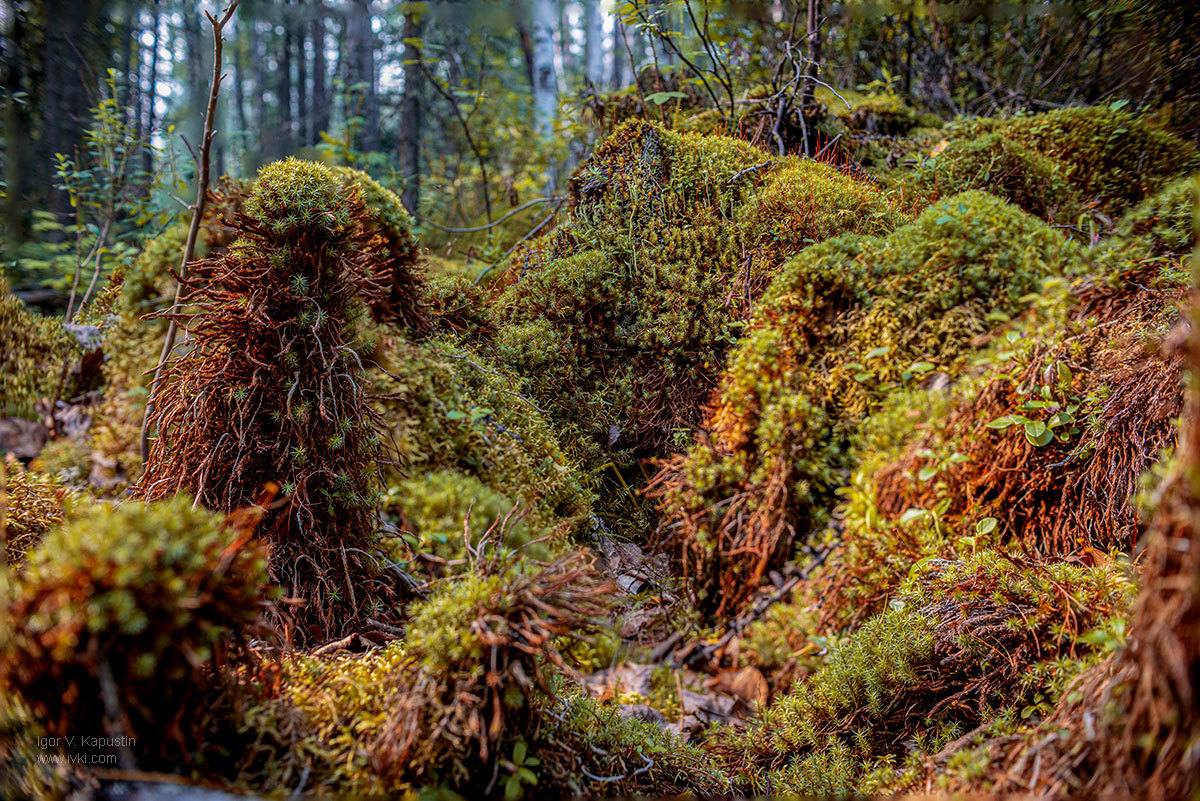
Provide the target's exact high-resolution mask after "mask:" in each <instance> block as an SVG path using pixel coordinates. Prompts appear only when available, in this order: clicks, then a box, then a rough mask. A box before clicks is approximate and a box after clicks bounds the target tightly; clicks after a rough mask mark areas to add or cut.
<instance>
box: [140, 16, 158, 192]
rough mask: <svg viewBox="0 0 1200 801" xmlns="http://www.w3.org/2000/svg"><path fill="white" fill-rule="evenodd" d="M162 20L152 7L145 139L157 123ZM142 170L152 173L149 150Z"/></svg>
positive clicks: (152, 162) (151, 159)
mask: <svg viewBox="0 0 1200 801" xmlns="http://www.w3.org/2000/svg"><path fill="white" fill-rule="evenodd" d="M161 23H162V19H161V17H160V16H159V9H158V4H157V3H155V5H154V12H153V21H152V22H151V23H150V24H151V26H152V27H153V35H152V36H151V37H150V75H149V76H148V77H147V80H146V136H147V138H149V137H151V136H154V127H155V125H157V123H158V113H157V109H155V107H154V104H155V101H156V100H157V99H158V45H159V41H158V30H159V28H160V27H162V26H161ZM142 169H143V170H145V172H146V174H147V175H150V174H152V173H153V172H154V153H153V152H152V151H151V150H150V148H146V149H145V150H144V151H142Z"/></svg>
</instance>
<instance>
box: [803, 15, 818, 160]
mask: <svg viewBox="0 0 1200 801" xmlns="http://www.w3.org/2000/svg"><path fill="white" fill-rule="evenodd" d="M806 30H807V33H808V52H807V53H806V54H805V65H804V75H805V78H806V80H805V81H804V91H803V92H802V93H801V95H800V107H801V109H802V110H807V109H808V108H809V107H810V106H811V105H812V102H813V92H814V91H815V90H816V88H817V84H816V82H815V81H814V80H813V79H814V78H816V77H817V64H818V63H819V62H820V61H821V0H808V25H807V29H806ZM807 146H808V144H807V143H805V147H807Z"/></svg>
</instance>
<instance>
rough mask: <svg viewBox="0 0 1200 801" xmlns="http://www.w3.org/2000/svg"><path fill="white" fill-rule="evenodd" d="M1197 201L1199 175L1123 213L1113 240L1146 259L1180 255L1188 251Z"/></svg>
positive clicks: (1199, 197)
mask: <svg viewBox="0 0 1200 801" xmlns="http://www.w3.org/2000/svg"><path fill="white" fill-rule="evenodd" d="M1198 200H1200V175H1191V176H1186V177H1183V178H1177V179H1175V180H1174V181H1171V182H1170V183H1169V184H1167V185H1166V186H1164V187H1163V188H1162V189H1161V190H1159V191H1158V192H1156V193H1154V194H1153V195H1151V196H1149V197H1147V198H1146V199H1145V200H1143V201H1142V202H1141V203H1139V204H1138V205H1137V206H1135V207H1133V208H1131V209H1130V210H1129V211H1127V212H1125V214H1123V215H1122V216H1121V218H1120V220H1118V221H1117V225H1116V228H1115V229H1114V230H1113V236H1114V237H1116V238H1118V239H1120V240H1123V241H1122V243H1121V244H1122V245H1123V246H1125V247H1126V248H1129V247H1133V248H1135V249H1136V250H1138V251H1145V255H1153V256H1160V255H1164V254H1175V255H1181V254H1184V253H1188V252H1190V251H1191V248H1192V242H1193V239H1194V237H1195V234H1194V231H1193V217H1194V216H1195V212H1196V205H1197V201H1198Z"/></svg>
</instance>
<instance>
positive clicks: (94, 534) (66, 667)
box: [0, 496, 267, 759]
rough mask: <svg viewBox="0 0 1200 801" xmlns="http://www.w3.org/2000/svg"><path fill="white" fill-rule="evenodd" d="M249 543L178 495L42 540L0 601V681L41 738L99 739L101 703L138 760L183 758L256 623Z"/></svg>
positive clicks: (100, 514)
mask: <svg viewBox="0 0 1200 801" xmlns="http://www.w3.org/2000/svg"><path fill="white" fill-rule="evenodd" d="M248 536H249V535H248V534H246V533H242V532H238V531H232V530H229V529H226V528H225V527H224V526H223V524H222V520H221V517H220V516H218V515H214V514H212V513H210V512H206V511H204V510H202V509H193V508H192V502H191V499H190V498H187V497H184V496H180V497H178V498H175V499H173V500H171V501H168V502H165V503H161V504H149V505H147V504H141V503H135V502H130V503H127V504H124V505H122V506H121V507H119V508H114V507H110V506H99V507H96V508H95V509H94V510H92V511H91V512H89V513H88V514H87V515H84V516H81V517H79V518H78V519H76V520H73V521H72V522H70V523H68V524H67V525H65V526H63V527H62V528H59V529H56V530H53V531H51V532H50V533H48V534H46V535H45V537H44V538H43V540H42V542H41V543H40V545H38V547H36V548H35V549H33V550H32V551H30V552H29V553H28V554H27V558H26V563H25V565H24V566H23V567H22V568H21V570H20V571H19V572H18V573H17V575H16V576H15V577H14V578H13V579H12V581H11V586H9V587H8V589H7V591H6V592H5V594H4V597H3V599H2V600H3V609H2V610H0V614H2V615H3V616H4V618H5V619H6V620H8V621H9V622H10V624H11V628H10V629H8V630H6V631H5V632H4V633H3V634H0V685H2V686H3V687H4V688H5V689H6V691H15V692H17V693H19V695H20V696H21V697H22V698H23V699H24V701H25V702H26V703H28V705H29V707H30V708H31V710H32V711H33V712H34V714H35V715H36V717H37V718H38V720H39V721H41V722H42V723H43V724H44V725H45V727H46V730H47V731H48V732H49V733H50V734H52V735H55V736H63V737H67V736H72V737H74V736H78V735H79V733H80V732H104V731H107V729H105V727H104V718H105V717H107V716H108V712H109V711H110V710H107V709H106V708H105V704H106V702H105V700H104V699H105V698H108V699H110V700H109V701H108V703H116V704H118V705H119V707H120V711H121V713H122V721H123V724H124V725H123V729H124V731H123V733H124V734H125V736H128V737H132V738H134V739H136V740H137V743H138V748H139V750H140V751H141V752H142V753H144V754H146V755H147V756H148V757H149V758H151V759H161V758H171V759H178V758H188V757H189V754H191V753H192V750H193V749H197V748H200V747H201V746H202V745H203V741H204V737H205V735H206V733H207V732H206V730H205V724H206V723H208V722H211V719H210V717H209V714H210V712H211V710H210V708H209V704H210V703H211V702H212V701H213V700H214V693H217V692H219V691H221V690H222V689H223V683H224V679H223V678H222V673H221V672H220V671H221V670H222V669H224V668H226V667H228V666H231V665H234V664H237V663H238V662H240V661H241V660H242V659H243V658H244V657H245V656H246V646H247V644H248V637H250V636H251V635H252V634H253V632H254V630H255V627H256V626H257V625H258V622H259V619H260V602H261V600H262V598H263V593H264V590H265V587H266V585H267V576H266V569H265V561H264V558H263V553H262V550H261V549H260V548H257V547H253V546H249V545H247V544H246V540H247V538H248ZM113 699H115V700H113ZM167 752H171V753H170V754H168V753H167ZM196 756H199V754H196Z"/></svg>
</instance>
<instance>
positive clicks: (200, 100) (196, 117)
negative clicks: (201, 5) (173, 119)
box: [183, 8, 208, 170]
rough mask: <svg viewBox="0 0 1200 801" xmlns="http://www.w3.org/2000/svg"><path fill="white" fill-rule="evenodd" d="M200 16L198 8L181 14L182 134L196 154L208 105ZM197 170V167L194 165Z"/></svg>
mask: <svg viewBox="0 0 1200 801" xmlns="http://www.w3.org/2000/svg"><path fill="white" fill-rule="evenodd" d="M200 14H201V11H200V9H198V8H192V9H186V10H185V11H184V12H183V40H184V46H185V47H186V48H187V114H186V116H185V117H184V119H185V123H184V126H183V133H184V135H185V136H186V137H187V140H188V142H190V143H191V145H192V149H193V150H195V151H196V153H199V152H200V137H201V135H202V134H203V131H204V109H205V107H206V106H207V105H208V91H207V89H206V87H205V85H204V74H205V70H204V44H203V40H202V37H201V36H200ZM196 169H197V170H199V165H196Z"/></svg>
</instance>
